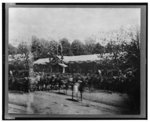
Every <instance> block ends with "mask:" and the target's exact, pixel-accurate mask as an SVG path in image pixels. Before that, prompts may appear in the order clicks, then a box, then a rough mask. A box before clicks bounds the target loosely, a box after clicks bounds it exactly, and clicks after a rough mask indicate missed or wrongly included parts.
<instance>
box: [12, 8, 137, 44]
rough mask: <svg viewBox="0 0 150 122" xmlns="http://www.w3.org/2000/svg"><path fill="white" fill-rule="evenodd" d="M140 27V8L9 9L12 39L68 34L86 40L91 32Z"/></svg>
mask: <svg viewBox="0 0 150 122" xmlns="http://www.w3.org/2000/svg"><path fill="white" fill-rule="evenodd" d="M129 25H138V26H140V9H138V8H130V9H129V8H9V42H10V43H11V44H13V45H14V46H16V45H18V43H19V42H20V41H30V40H31V37H32V36H37V37H39V38H45V39H47V40H51V39H55V40H56V41H57V40H59V39H60V38H63V37H66V38H68V39H69V40H70V41H73V40H74V39H80V40H81V41H84V40H85V39H86V38H88V37H90V36H91V35H92V34H96V33H98V32H101V31H111V30H114V29H117V28H120V27H121V26H129Z"/></svg>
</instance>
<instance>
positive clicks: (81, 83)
mask: <svg viewBox="0 0 150 122" xmlns="http://www.w3.org/2000/svg"><path fill="white" fill-rule="evenodd" d="M103 72H104V71H103ZM103 72H102V71H101V70H98V71H97V72H96V73H87V74H81V73H45V72H34V74H33V75H32V76H30V74H29V73H27V72H21V74H17V73H15V72H13V71H10V73H9V89H10V90H17V91H23V92H29V91H31V92H32V91H53V90H56V91H59V92H62V91H63V92H64V93H65V94H67V91H68V90H72V92H73V95H75V96H77V94H78V92H80V94H81V96H82V93H83V92H84V91H85V90H88V91H89V92H92V91H94V90H95V89H96V90H107V91H116V92H126V91H127V89H128V88H127V87H128V86H129V84H131V83H129V82H130V81H127V80H130V79H129V78H126V79H125V78H124V76H123V74H121V73H120V74H118V76H112V77H110V76H105V75H104V73H103ZM23 75H25V76H23ZM131 75H132V73H131ZM17 76H21V77H20V78H19V77H17ZM81 98H82V97H81Z"/></svg>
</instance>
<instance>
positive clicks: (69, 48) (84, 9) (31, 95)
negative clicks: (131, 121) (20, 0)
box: [3, 3, 147, 119]
mask: <svg viewBox="0 0 150 122" xmlns="http://www.w3.org/2000/svg"><path fill="white" fill-rule="evenodd" d="M3 7H4V9H5V15H4V17H5V18H3V19H5V22H4V23H5V35H4V36H5V40H3V44H4V45H5V49H4V50H5V52H4V54H3V55H4V57H3V58H4V60H3V61H4V62H3V64H4V69H5V75H4V77H5V78H4V79H5V80H3V86H4V87H3V91H4V97H3V98H4V101H5V102H4V119H16V118H21V117H23V118H26V117H27V118H29V117H30V118H38V117H43V118H44V117H45V118H50V119H51V118H55V119H59V118H66V119H67V118H98V119H101V118H104V119H107V118H126V117H127V118H146V110H147V108H146V104H147V103H146V97H147V96H146V94H147V91H146V89H147V86H146V83H147V82H146V67H145V66H146V65H145V62H146V42H147V40H146V39H147V29H146V26H147V25H146V24H147V23H146V22H147V20H146V9H147V8H146V7H147V4H146V3H145V4H142V5H140V4H136V5H134V4H131V5H130V4H129V5H124V4H121V5H115V4H114V5H110V4H109V5H107V4H105V5H101V4H91V5H90V4H85V5H84V4H81V5H80V4H47V5H46V4H45V5H40V4H35V5H34V4H32V5H30V4H29V5H28V4H26V5H24V4H15V3H5V4H3ZM3 39H4V38H3Z"/></svg>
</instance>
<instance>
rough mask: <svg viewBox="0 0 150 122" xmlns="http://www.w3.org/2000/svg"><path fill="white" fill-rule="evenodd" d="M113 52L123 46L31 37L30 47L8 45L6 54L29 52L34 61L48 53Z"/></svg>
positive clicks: (83, 53)
mask: <svg viewBox="0 0 150 122" xmlns="http://www.w3.org/2000/svg"><path fill="white" fill-rule="evenodd" d="M113 50H116V51H123V50H124V45H123V43H122V44H115V43H114V42H113V41H111V42H109V43H108V44H107V45H106V46H102V45H101V44H100V43H96V42H95V41H94V40H92V39H88V40H86V41H85V44H84V43H82V42H81V41H80V40H74V41H73V42H72V43H70V42H69V40H68V39H67V38H63V39H61V40H60V41H59V42H57V41H55V40H51V41H47V40H45V39H39V38H37V37H32V43H31V45H30V46H29V45H27V44H26V43H24V42H21V43H20V44H19V45H18V47H13V46H12V45H11V44H9V45H8V51H9V52H8V53H9V54H10V55H13V54H17V53H19V54H23V53H24V54H25V55H26V53H27V52H29V51H31V52H32V53H33V56H34V59H35V60H37V59H39V58H46V57H48V56H49V52H51V53H53V54H55V55H61V54H63V55H64V56H73V55H88V54H103V53H112V52H113Z"/></svg>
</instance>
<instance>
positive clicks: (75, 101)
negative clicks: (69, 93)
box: [66, 98, 79, 102]
mask: <svg viewBox="0 0 150 122" xmlns="http://www.w3.org/2000/svg"><path fill="white" fill-rule="evenodd" d="M66 100H69V101H73V102H79V101H78V100H75V99H71V98H67V99H66Z"/></svg>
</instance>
